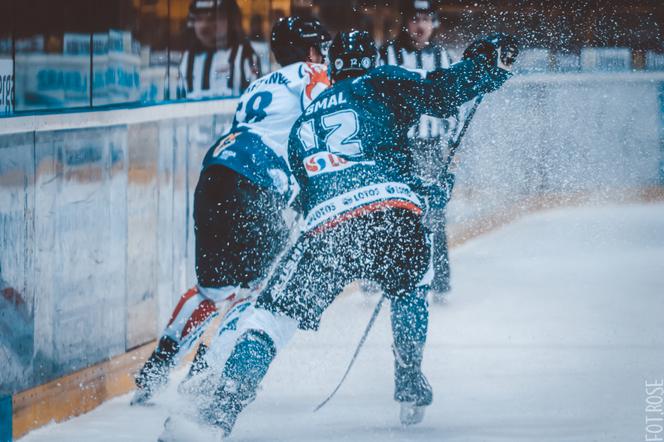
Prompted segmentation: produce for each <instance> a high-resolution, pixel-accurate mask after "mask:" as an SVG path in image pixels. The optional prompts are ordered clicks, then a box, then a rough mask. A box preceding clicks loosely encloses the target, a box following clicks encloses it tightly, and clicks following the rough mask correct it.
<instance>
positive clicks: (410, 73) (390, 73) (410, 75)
mask: <svg viewBox="0 0 664 442" xmlns="http://www.w3.org/2000/svg"><path fill="white" fill-rule="evenodd" d="M423 72H424V71H422V70H418V69H407V68H404V67H401V66H394V65H383V66H379V67H377V68H374V69H372V70H370V71H369V72H367V74H366V75H365V76H364V77H365V78H366V79H367V80H389V81H417V80H421V79H422V78H423Z"/></svg>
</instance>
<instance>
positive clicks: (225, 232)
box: [132, 17, 330, 404]
mask: <svg viewBox="0 0 664 442" xmlns="http://www.w3.org/2000/svg"><path fill="white" fill-rule="evenodd" d="M329 40H330V35H329V34H328V33H327V31H326V30H325V29H324V28H323V27H322V26H321V24H320V23H319V22H318V21H315V20H314V21H307V20H303V19H301V18H299V17H287V18H283V19H281V20H279V21H278V22H277V23H276V24H275V25H274V28H273V32H272V42H271V43H272V52H273V53H274V56H275V58H276V60H277V62H278V63H279V64H281V65H282V66H284V67H283V68H282V69H280V70H278V71H275V72H273V73H271V74H268V75H266V76H264V77H262V78H259V79H258V80H256V81H255V82H253V83H252V84H251V85H250V86H249V87H248V88H247V90H246V91H245V92H244V94H243V95H242V97H241V99H240V103H239V105H238V108H237V111H236V114H235V119H234V122H233V126H232V128H231V130H230V131H229V132H228V133H227V134H225V135H224V136H222V137H221V138H220V139H219V141H217V142H216V143H215V144H214V145H213V146H212V147H211V148H210V150H209V151H208V153H207V155H206V156H205V159H204V160H203V167H202V170H201V175H200V178H199V182H198V185H197V187H196V191H195V196H194V221H195V227H194V229H195V230H194V231H195V235H196V276H197V279H198V284H197V285H196V286H195V287H193V288H191V289H190V290H188V291H187V293H185V294H184V295H183V296H182V297H181V298H180V300H179V302H178V303H177V305H176V307H175V310H174V311H173V314H172V315H171V319H170V321H169V322H168V324H167V326H166V329H165V330H164V332H163V333H162V335H161V337H160V339H159V343H158V345H157V348H156V349H155V350H154V352H153V353H152V355H151V356H150V357H149V358H148V360H147V361H146V363H145V364H144V366H143V367H142V368H141V370H140V371H139V372H138V374H137V375H136V378H135V380H136V386H137V391H136V393H135V395H134V398H133V399H132V404H144V403H146V402H147V401H148V400H149V399H150V398H151V397H152V396H153V394H154V392H155V391H156V390H157V389H159V388H160V387H162V386H163V385H165V384H166V382H167V380H168V374H169V372H170V370H171V369H172V368H173V367H174V366H175V365H176V364H177V363H178V360H179V358H180V357H181V356H182V355H184V354H186V353H187V352H188V351H189V350H190V349H191V348H192V347H193V345H194V343H195V342H196V341H197V340H198V339H199V338H200V337H201V335H202V334H203V332H204V330H205V327H206V325H208V324H209V322H210V321H211V320H212V318H213V317H215V316H217V315H218V314H219V312H222V313H223V314H224V316H225V317H224V320H223V321H222V326H221V329H220V331H221V332H223V333H221V334H224V333H226V335H224V338H226V337H227V336H230V335H232V328H233V324H234V319H235V318H236V316H237V315H238V314H239V313H240V312H241V311H242V310H243V309H245V308H247V307H248V306H250V305H251V297H252V293H255V290H256V288H257V287H258V285H259V284H260V281H261V280H262V279H263V278H264V277H265V276H266V274H267V271H268V270H269V268H270V266H271V264H272V263H273V261H274V259H275V258H276V256H277V254H278V253H279V252H280V251H281V250H282V249H283V247H284V245H285V243H286V242H287V238H288V235H289V230H290V229H289V225H288V224H287V222H286V221H285V220H284V217H283V216H282V213H283V209H284V208H285V207H286V206H287V205H288V202H289V199H290V198H291V196H292V194H293V188H292V186H293V184H294V180H293V179H292V178H291V173H290V169H289V167H288V160H287V146H288V136H289V132H290V128H291V126H292V125H293V123H294V122H295V120H296V119H297V118H298V117H299V116H300V114H301V113H302V111H303V110H304V108H305V107H306V106H307V105H308V104H309V103H310V102H311V101H312V100H313V99H314V98H316V96H317V95H318V94H319V93H320V92H322V91H323V90H325V89H326V88H327V87H328V86H329V85H330V82H329V80H328V77H327V67H326V66H325V65H324V64H321V63H323V62H324V55H323V53H324V48H323V46H324V44H325V43H326V42H328V41H329ZM228 339H231V340H232V337H229V338H228ZM221 347H224V346H221ZM204 351H205V347H204V346H201V347H199V352H198V353H197V355H196V357H195V361H194V367H195V366H197V365H198V364H199V363H201V361H202V360H203V358H202V355H203V353H204Z"/></svg>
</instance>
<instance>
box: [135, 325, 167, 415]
mask: <svg viewBox="0 0 664 442" xmlns="http://www.w3.org/2000/svg"><path fill="white" fill-rule="evenodd" d="M177 349H178V345H177V343H176V342H175V341H173V340H172V339H169V338H162V340H161V341H160V342H159V346H158V347H157V349H156V350H155V351H154V352H152V354H151V355H150V357H149V358H148V359H147V361H145V364H144V365H143V367H142V368H141V369H140V371H139V372H138V373H137V374H136V378H135V382H136V392H135V393H134V396H133V397H132V399H131V401H130V402H129V404H130V405H132V406H136V405H149V403H150V399H152V397H153V396H154V394H155V393H156V392H157V391H159V390H161V389H162V388H163V387H164V386H165V385H166V384H167V383H168V374H169V373H170V371H171V368H173V362H174V356H175V354H176V353H177Z"/></svg>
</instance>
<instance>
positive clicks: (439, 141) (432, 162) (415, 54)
mask: <svg viewBox="0 0 664 442" xmlns="http://www.w3.org/2000/svg"><path fill="white" fill-rule="evenodd" d="M401 18H402V23H401V25H402V26H401V31H400V33H399V35H398V36H397V38H396V39H395V40H394V41H390V42H387V43H386V44H385V45H383V47H382V48H381V50H380V60H381V63H382V64H388V65H398V66H403V67H406V68H411V69H425V70H427V71H430V70H433V69H438V68H446V67H449V66H450V57H449V55H448V53H447V51H446V50H445V48H443V47H442V46H441V45H439V44H436V43H434V42H433V38H434V32H436V30H437V28H438V27H439V26H440V17H439V16H438V13H437V11H436V7H435V5H434V4H433V1H431V0H402V2H401ZM455 123H456V119H453V118H452V119H449V120H442V119H438V118H433V117H429V116H423V117H422V119H421V120H420V124H419V125H415V127H413V128H412V129H411V131H410V132H409V137H410V139H411V142H412V143H416V144H417V145H418V146H417V148H416V149H413V152H416V153H417V157H415V158H414V162H415V167H416V168H417V169H419V174H420V176H421V178H422V180H423V182H424V183H425V184H434V185H438V186H445V185H447V186H448V187H449V188H448V189H447V194H448V195H449V194H450V193H451V191H452V189H451V185H452V184H451V183H452V182H453V180H448V179H447V178H448V177H444V180H442V182H439V181H441V180H440V178H441V177H440V172H441V171H440V169H441V167H442V164H443V159H444V156H445V155H446V150H447V144H448V139H449V133H451V132H452V131H453V129H454V127H455ZM445 183H447V184H445ZM428 222H429V225H430V227H431V229H432V232H433V254H434V256H433V262H434V270H435V276H434V280H433V282H432V285H431V289H432V293H433V297H434V301H442V300H443V296H444V294H445V293H446V292H448V291H449V290H450V280H449V279H450V267H449V256H448V250H447V249H448V248H447V234H446V232H445V223H446V220H445V212H444V209H443V208H442V207H441V208H434V209H432V210H430V211H429V215H428Z"/></svg>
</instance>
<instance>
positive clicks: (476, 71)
mask: <svg viewBox="0 0 664 442" xmlns="http://www.w3.org/2000/svg"><path fill="white" fill-rule="evenodd" d="M508 77H509V74H508V73H507V72H505V71H502V70H496V69H495V68H494V69H489V68H488V67H487V66H486V65H485V64H484V63H481V62H478V61H476V60H463V61H461V62H459V63H457V64H455V65H453V66H452V67H450V68H449V69H438V70H435V71H431V72H424V71H412V70H406V69H403V68H400V67H396V66H382V67H379V68H376V69H373V70H371V71H369V72H368V73H367V74H366V75H364V76H362V77H359V78H355V79H348V80H344V81H341V82H339V83H336V84H335V85H334V86H333V87H332V88H330V89H328V90H327V91H325V92H323V93H322V94H321V95H319V96H318V98H317V99H316V100H315V101H314V102H312V104H311V105H310V106H309V107H308V108H307V109H306V110H305V112H304V113H303V114H302V116H301V117H300V118H299V119H298V120H297V121H296V123H295V125H294V126H293V129H292V130H291V134H290V139H289V148H288V155H289V162H290V166H291V170H292V172H293V175H294V177H295V179H296V180H297V182H298V184H299V185H300V188H301V190H300V192H301V193H300V196H299V198H300V203H301V206H302V210H303V214H304V216H305V220H306V230H311V229H316V228H322V227H324V226H328V225H331V224H334V223H337V222H339V221H340V220H343V219H346V218H348V217H352V216H355V215H356V214H361V213H366V212H367V211H372V210H381V209H383V208H385V207H403V208H408V209H411V210H413V211H421V210H422V208H423V203H422V201H421V199H420V197H419V196H418V191H419V190H420V189H419V186H420V183H419V180H418V178H417V177H416V174H415V170H414V169H413V161H412V152H411V150H410V148H409V147H408V145H409V143H408V142H407V133H408V130H409V128H410V127H411V126H412V125H413V124H414V123H415V122H416V121H417V120H418V119H419V118H420V117H421V116H422V115H424V114H427V115H432V116H435V117H439V118H445V117H448V116H450V115H452V114H453V113H454V112H455V111H456V108H457V107H458V106H459V105H461V104H463V103H465V102H467V101H469V100H471V99H473V98H475V97H476V96H477V95H478V94H481V93H486V92H490V91H493V90H495V89H497V88H498V87H500V85H502V84H503V83H504V82H505V80H507V78H508Z"/></svg>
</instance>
